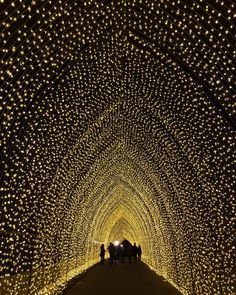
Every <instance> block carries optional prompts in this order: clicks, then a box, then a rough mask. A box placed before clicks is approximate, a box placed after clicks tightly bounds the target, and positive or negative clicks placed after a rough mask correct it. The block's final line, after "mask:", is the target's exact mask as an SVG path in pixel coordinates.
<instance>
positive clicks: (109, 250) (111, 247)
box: [107, 243, 115, 264]
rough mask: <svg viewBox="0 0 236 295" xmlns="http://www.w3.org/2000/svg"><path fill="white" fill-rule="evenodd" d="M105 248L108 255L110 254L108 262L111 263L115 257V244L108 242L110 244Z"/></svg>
mask: <svg viewBox="0 0 236 295" xmlns="http://www.w3.org/2000/svg"><path fill="white" fill-rule="evenodd" d="M107 250H108V252H109V256H110V258H109V263H110V264H113V262H114V258H115V246H114V245H113V244H112V243H110V245H109V246H108V248H107Z"/></svg>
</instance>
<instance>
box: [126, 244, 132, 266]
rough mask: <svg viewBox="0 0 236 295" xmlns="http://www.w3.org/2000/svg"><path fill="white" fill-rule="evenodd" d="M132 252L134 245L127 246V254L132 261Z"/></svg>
mask: <svg viewBox="0 0 236 295" xmlns="http://www.w3.org/2000/svg"><path fill="white" fill-rule="evenodd" d="M132 254H133V251H132V246H131V245H129V246H128V247H127V256H128V258H129V262H131V260H132Z"/></svg>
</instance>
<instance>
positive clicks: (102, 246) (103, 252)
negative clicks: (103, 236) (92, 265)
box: [100, 244, 106, 264]
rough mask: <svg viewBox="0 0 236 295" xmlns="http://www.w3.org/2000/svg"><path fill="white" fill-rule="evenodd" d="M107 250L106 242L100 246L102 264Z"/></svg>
mask: <svg viewBox="0 0 236 295" xmlns="http://www.w3.org/2000/svg"><path fill="white" fill-rule="evenodd" d="M105 251H106V250H105V248H104V244H102V245H101V247H100V257H101V264H104V258H105Z"/></svg>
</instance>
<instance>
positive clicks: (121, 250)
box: [116, 244, 124, 262]
mask: <svg viewBox="0 0 236 295" xmlns="http://www.w3.org/2000/svg"><path fill="white" fill-rule="evenodd" d="M116 253H117V259H118V260H120V261H121V262H123V261H124V248H123V245H121V244H119V245H118V246H117V247H116Z"/></svg>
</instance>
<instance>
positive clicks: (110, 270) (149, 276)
mask: <svg viewBox="0 0 236 295" xmlns="http://www.w3.org/2000/svg"><path fill="white" fill-rule="evenodd" d="M131 294H137V295H138V294H139V295H141V294H142V295H180V294H182V293H180V292H179V291H177V290H176V289H175V288H174V287H172V286H171V285H170V284H169V283H167V282H166V281H164V280H163V278H161V277H159V276H157V275H156V274H155V272H154V271H152V270H150V268H148V266H147V265H146V264H145V263H143V262H140V261H139V262H136V263H135V262H131V263H130V262H126V263H117V264H113V265H109V264H108V263H107V262H106V264H105V265H98V266H96V267H94V268H93V269H91V270H89V271H88V272H87V273H86V274H85V275H84V276H83V277H82V279H79V280H78V281H76V282H75V283H74V284H73V285H72V286H71V287H70V288H69V289H68V290H67V292H66V293H65V294H64V295H131Z"/></svg>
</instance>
